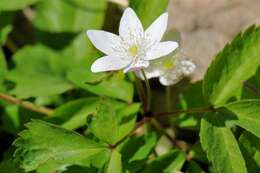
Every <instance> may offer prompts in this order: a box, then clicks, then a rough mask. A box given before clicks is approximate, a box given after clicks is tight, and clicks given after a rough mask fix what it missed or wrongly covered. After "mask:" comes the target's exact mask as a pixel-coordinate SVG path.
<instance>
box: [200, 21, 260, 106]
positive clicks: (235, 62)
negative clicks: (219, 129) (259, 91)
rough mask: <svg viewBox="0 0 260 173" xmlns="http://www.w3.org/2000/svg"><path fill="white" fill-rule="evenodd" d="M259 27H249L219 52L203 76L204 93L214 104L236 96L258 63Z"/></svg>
mask: <svg viewBox="0 0 260 173" xmlns="http://www.w3.org/2000/svg"><path fill="white" fill-rule="evenodd" d="M259 49H260V27H255V26H253V27H251V28H249V29H248V30H247V31H245V32H244V33H243V34H241V33H240V34H238V36H237V37H236V38H235V39H234V40H233V41H232V42H231V43H230V44H228V45H227V46H226V47H225V48H224V50H223V51H222V52H220V53H219V54H218V55H217V57H216V58H215V60H214V61H213V62H212V63H211V65H210V67H209V69H208V71H207V73H206V76H205V78H204V84H203V87H204V91H203V92H204V95H205V97H206V98H207V99H208V100H209V101H210V102H211V103H212V104H213V105H215V106H216V107H217V106H219V105H222V104H224V103H226V102H227V101H228V100H229V99H230V98H232V97H235V96H237V94H239V92H240V90H241V89H242V86H243V83H244V81H246V80H248V79H249V78H250V77H252V76H253V75H254V74H255V73H256V71H257V68H258V67H259V65H260V52H259Z"/></svg>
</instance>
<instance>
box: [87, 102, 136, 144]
mask: <svg viewBox="0 0 260 173" xmlns="http://www.w3.org/2000/svg"><path fill="white" fill-rule="evenodd" d="M113 104H114V103H112V102H108V101H106V100H101V101H100V103H99V104H98V106H97V112H96V114H95V115H93V118H92V119H91V122H90V125H89V130H90V132H92V133H93V134H94V135H95V136H96V137H98V138H99V139H100V140H102V141H104V142H106V143H108V144H111V145H114V144H116V143H117V142H119V141H120V140H121V139H123V138H124V137H125V136H126V135H127V134H128V133H130V132H131V131H132V130H133V128H134V125H135V119H136V118H135V113H136V112H137V111H138V109H139V106H138V105H131V106H128V107H125V108H124V109H123V112H120V113H118V114H117V113H116V110H115V108H114V105H113Z"/></svg>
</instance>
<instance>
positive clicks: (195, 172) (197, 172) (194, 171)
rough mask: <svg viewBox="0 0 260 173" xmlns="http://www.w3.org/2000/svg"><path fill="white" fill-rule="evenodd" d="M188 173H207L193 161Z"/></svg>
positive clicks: (190, 163)
mask: <svg viewBox="0 0 260 173" xmlns="http://www.w3.org/2000/svg"><path fill="white" fill-rule="evenodd" d="M186 173H205V171H204V170H203V169H202V168H201V167H200V166H199V165H198V164H197V163H196V162H194V161H192V160H191V161H190V162H189V166H188V170H187V171H186Z"/></svg>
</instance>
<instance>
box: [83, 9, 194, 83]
mask: <svg viewBox="0 0 260 173" xmlns="http://www.w3.org/2000/svg"><path fill="white" fill-rule="evenodd" d="M167 23H168V14H167V13H164V14H162V15H161V16H160V17H158V18H157V19H156V20H155V21H154V22H153V23H152V24H151V26H150V27H148V29H147V30H145V31H144V29H143V26H142V23H141V22H140V20H139V18H138V17H137V15H136V13H135V12H134V11H133V10H132V9H131V8H127V9H126V10H125V11H124V14H123V16H122V18H121V20H120V26H119V36H118V35H115V34H113V33H109V32H106V31H101V30H89V31H87V35H88V37H89V39H90V40H91V42H92V43H93V45H94V46H95V47H96V48H97V49H99V50H100V51H102V52H103V53H105V54H106V56H104V57H101V58H99V59H97V60H96V61H95V62H94V63H93V64H92V66H91V71H92V72H104V71H115V70H123V71H124V72H128V71H135V72H136V73H137V74H139V71H140V69H144V70H145V73H146V74H147V77H148V78H152V77H159V79H160V82H161V83H162V84H163V85H171V84H174V83H176V82H177V81H178V80H179V79H180V78H181V77H182V76H183V75H189V74H190V73H192V72H193V71H194V69H195V65H194V64H193V63H192V62H191V61H189V60H179V58H173V59H172V58H170V59H169V58H161V57H165V56H166V55H169V54H170V53H171V52H173V51H174V50H176V49H177V48H178V46H179V44H178V43H177V42H175V41H164V42H161V39H162V37H163V35H164V33H165V31H166V29H167ZM158 58H160V59H162V60H158ZM139 76H140V75H139Z"/></svg>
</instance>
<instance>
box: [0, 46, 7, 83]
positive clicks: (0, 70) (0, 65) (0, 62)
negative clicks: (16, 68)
mask: <svg viewBox="0 0 260 173" xmlns="http://www.w3.org/2000/svg"><path fill="white" fill-rule="evenodd" d="M6 71H7V66H6V62H5V57H4V53H3V51H2V50H1V49H0V84H2V83H3V81H4V78H5V74H6Z"/></svg>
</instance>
